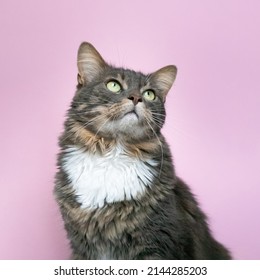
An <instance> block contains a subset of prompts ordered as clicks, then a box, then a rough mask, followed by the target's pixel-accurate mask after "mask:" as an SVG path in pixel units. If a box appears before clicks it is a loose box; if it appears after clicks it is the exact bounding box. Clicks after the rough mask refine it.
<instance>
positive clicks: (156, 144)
mask: <svg viewBox="0 0 260 280" xmlns="http://www.w3.org/2000/svg"><path fill="white" fill-rule="evenodd" d="M60 142H61V144H62V146H75V145H76V146H81V147H82V148H84V149H85V150H87V151H89V152H91V153H93V154H100V155H105V154H107V153H109V152H111V150H114V149H116V148H120V149H121V150H123V151H124V152H125V153H126V154H128V155H130V156H135V157H139V158H143V157H145V156H146V155H148V154H152V153H155V152H156V151H159V150H160V149H161V141H160V135H159V136H158V135H155V137H154V138H152V139H143V140H140V141H138V142H137V141H135V142H132V141H131V140H130V141H129V139H127V138H124V137H117V138H114V139H111V138H107V137H105V136H99V135H97V134H94V133H93V132H91V131H90V130H88V129H86V128H84V127H83V126H82V125H81V124H80V123H77V122H74V123H73V124H70V125H69V129H68V130H67V131H66V133H65V134H64V135H63V136H62V137H61V139H60Z"/></svg>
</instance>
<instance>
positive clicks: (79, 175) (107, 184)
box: [62, 146, 157, 209]
mask: <svg viewBox="0 0 260 280" xmlns="http://www.w3.org/2000/svg"><path fill="white" fill-rule="evenodd" d="M156 165H157V163H156V162H155V161H154V160H153V159H146V160H141V159H139V158H136V157H133V156H129V155H127V154H126V153H125V152H124V150H123V149H122V147H120V146H116V147H115V148H113V149H112V150H111V151H109V152H108V153H106V154H105V155H99V154H93V153H90V152H87V151H84V150H83V149H80V148H78V147H76V146H75V147H74V146H73V147H70V148H68V149H67V150H66V151H65V156H64V157H63V161H62V167H63V169H64V171H65V172H66V174H67V176H68V178H69V180H70V182H71V185H72V187H73V189H74V190H75V194H76V198H77V201H78V202H79V203H81V205H82V208H90V209H95V208H98V207H102V206H104V204H105V203H112V202H118V201H123V200H131V199H132V198H137V197H138V196H141V195H142V194H143V193H144V191H145V188H146V187H148V186H149V185H151V182H152V181H153V178H154V176H155V175H156V171H155V168H154V167H155V166H156Z"/></svg>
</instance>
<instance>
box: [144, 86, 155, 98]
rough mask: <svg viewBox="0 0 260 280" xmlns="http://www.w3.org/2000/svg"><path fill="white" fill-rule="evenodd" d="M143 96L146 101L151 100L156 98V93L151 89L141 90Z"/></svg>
mask: <svg viewBox="0 0 260 280" xmlns="http://www.w3.org/2000/svg"><path fill="white" fill-rule="evenodd" d="M143 97H144V98H145V99H146V100H148V101H153V100H154V99H155V98H156V95H155V93H154V91H153V90H151V89H148V90H146V91H145V92H143Z"/></svg>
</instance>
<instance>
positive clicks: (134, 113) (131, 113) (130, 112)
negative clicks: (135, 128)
mask: <svg viewBox="0 0 260 280" xmlns="http://www.w3.org/2000/svg"><path fill="white" fill-rule="evenodd" d="M124 117H127V118H137V119H139V116H138V114H137V112H136V111H135V109H133V110H131V111H129V112H127V113H125V114H124Z"/></svg>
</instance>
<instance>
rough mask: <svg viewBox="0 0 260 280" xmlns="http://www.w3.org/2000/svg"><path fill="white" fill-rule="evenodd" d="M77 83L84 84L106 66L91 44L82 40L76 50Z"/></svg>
mask: <svg viewBox="0 0 260 280" xmlns="http://www.w3.org/2000/svg"><path fill="white" fill-rule="evenodd" d="M77 64H78V72H79V73H78V83H79V84H82V85H85V84H87V83H89V82H91V81H92V80H93V79H94V78H95V77H97V76H98V75H99V74H100V73H101V72H102V71H103V69H104V68H105V67H106V66H107V64H106V62H105V61H104V59H103V58H102V56H101V55H100V54H99V52H98V51H97V50H96V49H95V48H94V46H93V45H91V44H90V43H87V42H83V43H82V44H81V45H80V47H79V50H78V59H77Z"/></svg>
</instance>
